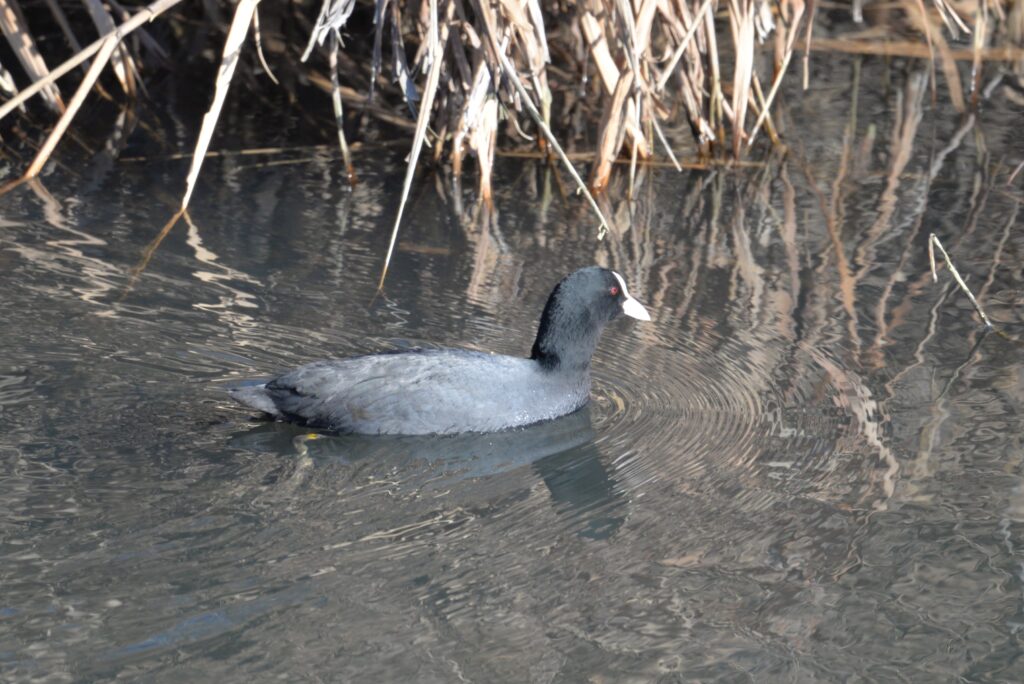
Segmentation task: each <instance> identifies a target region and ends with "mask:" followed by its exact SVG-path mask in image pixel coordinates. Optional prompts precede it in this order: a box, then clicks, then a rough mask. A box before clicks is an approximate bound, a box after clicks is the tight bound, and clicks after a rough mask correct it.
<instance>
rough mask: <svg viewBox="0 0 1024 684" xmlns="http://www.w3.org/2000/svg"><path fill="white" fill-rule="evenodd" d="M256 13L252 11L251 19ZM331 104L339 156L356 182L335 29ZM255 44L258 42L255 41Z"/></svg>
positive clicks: (332, 54)
mask: <svg viewBox="0 0 1024 684" xmlns="http://www.w3.org/2000/svg"><path fill="white" fill-rule="evenodd" d="M257 16H258V15H257V14H256V13H253V19H254V20H255V18H256V17H257ZM330 41H331V58H330V69H331V104H333V105H334V124H335V126H337V128H338V145H339V146H341V158H342V160H344V162H345V173H346V174H347V177H348V182H349V185H355V184H356V172H355V168H354V167H353V166H352V156H351V154H349V151H348V141H347V140H346V139H345V112H344V110H343V109H342V105H341V84H340V83H339V82H338V48H339V47H340V46H341V37H340V36H339V35H338V32H337V31H332V32H331V38H330ZM256 44H257V46H258V45H259V42H257V43H256Z"/></svg>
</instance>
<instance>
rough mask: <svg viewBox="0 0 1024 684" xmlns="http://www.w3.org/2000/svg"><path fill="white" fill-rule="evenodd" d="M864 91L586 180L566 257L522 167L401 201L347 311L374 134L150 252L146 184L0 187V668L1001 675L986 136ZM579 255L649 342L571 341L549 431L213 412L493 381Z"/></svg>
mask: <svg viewBox="0 0 1024 684" xmlns="http://www.w3.org/2000/svg"><path fill="white" fill-rule="evenodd" d="M886 68H887V67H885V66H884V65H883V63H882V62H881V61H874V60H868V61H865V62H864V65H863V68H862V71H861V74H860V77H861V82H862V86H861V89H860V91H859V92H858V93H857V106H856V110H855V115H856V116H855V117H853V118H851V116H850V102H851V93H850V77H851V73H852V66H851V64H850V63H848V62H846V61H844V60H839V59H831V60H829V59H825V60H821V61H820V62H818V63H817V64H816V66H815V69H817V70H818V72H819V73H817V74H816V78H815V79H813V80H812V82H815V81H816V82H817V83H818V85H817V86H815V87H814V88H812V90H811V91H809V92H807V93H806V94H800V93H799V92H797V91H795V90H794V91H792V92H790V93H789V94H788V95H787V97H786V98H785V102H784V104H783V106H782V107H781V109H780V114H779V125H780V126H781V127H783V130H784V131H785V133H786V135H787V140H789V141H790V144H791V153H790V154H789V155H788V156H787V157H786V158H785V159H783V160H779V159H769V160H767V161H766V163H765V164H763V165H755V166H752V167H749V168H744V169H740V170H720V171H715V172H704V171H691V172H686V173H682V174H680V173H677V172H675V171H674V170H672V169H666V168H656V169H646V170H641V173H640V176H639V178H638V181H637V189H636V193H635V197H634V199H633V200H627V199H625V197H626V193H625V183H626V176H627V175H628V174H620V175H619V176H617V180H616V181H615V183H616V184H615V185H614V186H613V188H612V190H611V191H610V192H609V194H608V198H607V199H606V200H604V205H605V207H606V210H607V211H608V212H609V213H610V214H611V215H612V216H613V217H614V222H615V224H616V230H613V231H612V233H611V234H610V235H609V236H608V237H606V238H605V239H604V240H602V241H597V240H596V239H595V233H596V221H595V220H594V219H593V216H592V214H591V213H590V212H589V209H587V207H586V206H585V205H584V204H583V203H582V201H580V199H579V198H577V197H573V196H571V195H570V196H568V197H567V196H566V194H563V193H570V192H571V190H570V189H569V188H570V186H569V185H568V181H567V180H566V179H565V178H564V177H559V176H557V174H556V173H555V172H554V171H552V169H551V168H550V167H548V166H547V165H545V164H543V163H539V162H536V161H533V160H520V159H503V160H501V161H500V162H499V164H498V167H497V169H496V174H497V175H496V180H495V188H496V198H495V201H496V206H497V211H496V213H495V214H494V215H493V216H488V215H487V214H486V212H484V211H482V210H481V209H480V208H479V207H477V205H476V204H475V202H474V200H473V191H472V187H471V186H472V185H473V179H472V176H467V178H466V179H465V180H464V185H465V186H468V187H466V188H463V189H462V190H459V189H458V188H457V187H455V186H454V185H453V183H452V181H451V179H450V178H449V177H448V176H446V175H445V174H443V173H433V172H424V173H422V174H421V175H420V176H419V177H418V181H417V183H416V187H415V188H414V191H413V193H412V196H411V200H410V207H409V210H408V212H407V216H408V220H407V221H406V222H405V223H404V225H403V226H402V230H401V234H400V240H399V245H398V248H397V251H396V256H395V259H394V262H393V264H392V268H391V271H390V274H389V276H388V280H387V285H386V288H385V293H384V296H375V291H376V281H377V278H378V275H379V273H380V268H381V265H382V262H383V255H384V252H385V250H386V247H387V241H388V237H389V231H390V228H391V222H392V221H393V217H394V212H395V210H396V205H397V201H398V197H399V192H400V189H401V181H402V177H403V174H404V165H403V162H402V156H403V155H404V154H405V151H406V148H405V147H404V146H401V147H387V146H381V147H377V148H372V147H367V148H366V149H365V150H364V151H363V152H362V153H360V155H359V156H358V157H357V164H358V172H359V178H360V183H359V185H358V186H356V187H355V188H354V189H351V190H350V189H348V188H347V187H346V185H345V183H344V174H343V171H342V169H341V165H340V163H339V162H338V160H337V159H336V155H335V153H334V152H333V151H332V150H324V151H313V152H308V151H307V152H302V151H296V152H294V153H293V154H291V155H290V156H289V155H283V156H281V155H278V156H262V157H261V156H245V157H243V156H226V157H220V158H216V159H211V160H209V161H208V162H207V164H206V166H205V167H204V170H203V174H202V176H201V177H200V181H199V188H198V189H197V191H196V194H195V196H194V198H193V201H192V205H191V209H190V215H191V223H182V224H179V225H177V226H176V227H175V228H174V229H173V230H172V231H171V232H170V233H169V234H168V235H167V236H166V238H164V239H163V240H162V241H161V242H160V243H159V244H158V245H155V243H154V242H153V241H154V239H155V238H156V237H157V235H158V233H159V232H160V229H161V226H162V225H163V224H164V223H165V221H166V220H167V218H168V217H169V216H170V215H171V213H172V212H173V209H174V206H175V204H176V202H177V201H178V198H179V195H178V193H179V188H181V187H182V181H183V178H184V176H185V173H186V171H187V160H185V161H182V160H174V159H154V160H152V161H149V162H131V161H122V162H116V163H113V164H110V165H108V166H107V167H105V168H104V169H103V170H102V173H99V172H98V173H95V174H90V173H83V174H82V175H78V176H76V175H73V174H71V173H70V172H69V171H68V170H66V169H62V168H58V169H57V170H56V171H54V172H53V173H52V174H51V175H50V176H48V177H47V178H44V179H43V183H42V185H41V186H35V187H32V186H23V187H21V188H19V189H17V190H16V191H14V192H13V193H11V194H8V195H7V196H5V197H3V198H2V200H0V212H2V213H0V216H2V224H0V302H2V307H0V350H2V353H0V559H2V560H0V679H2V680H4V681H10V682H30V681H42V682H64V681H108V680H113V679H125V680H129V681H147V682H171V681H174V682H179V681H210V680H218V681H224V682H236V681H269V680H271V679H274V678H280V679H282V680H286V681H417V682H451V681H475V682H496V681H508V682H520V681H531V682H561V681H567V682H576V681H580V682H620V681H630V682H634V681H635V682H647V681H693V680H699V681H723V682H740V681H759V682H760V681H787V682H790V681H895V680H904V681H919V682H936V681H955V680H958V679H959V680H962V681H1006V682H1010V681H1021V680H1024V662H1022V659H1021V656H1022V644H1021V629H1022V627H1024V471H1022V456H1024V454H1022V448H1021V434H1022V431H1024V430H1022V428H1024V425H1022V422H1024V421H1022V418H1021V399H1022V396H1024V362H1022V355H1021V342H1020V339H1021V337H1020V333H1021V332H1022V331H1024V319H1022V315H1021V308H1020V307H1021V304H1022V302H1024V272H1022V268H1021V262H1022V259H1021V257H1022V250H1024V234H1022V231H1021V227H1022V225H1024V224H1022V220H1021V218H1020V215H1019V208H1020V198H1021V197H1022V192H1021V190H1020V181H1019V180H1018V181H1016V182H1015V184H1011V185H1006V179H1007V176H1008V175H1009V174H1008V171H1009V170H1010V169H1012V167H1013V166H1014V165H1015V164H1016V163H1017V162H1018V161H1019V160H1020V159H1022V158H1024V138H1021V137H1020V135H1019V119H1020V111H1019V108H1015V106H1014V105H1013V104H1012V103H1011V102H1008V101H1005V100H1001V99H999V98H994V99H993V101H992V102H991V103H990V104H987V105H986V107H985V108H984V109H983V110H982V113H981V115H980V116H978V117H971V118H963V117H961V116H959V115H957V114H955V112H953V111H952V110H951V109H950V108H949V107H948V105H946V104H944V103H945V102H946V100H945V99H944V96H943V94H942V93H941V91H940V93H939V97H938V100H937V101H938V103H939V104H938V105H936V106H932V105H931V103H930V95H929V93H928V89H927V72H926V71H913V70H911V69H908V68H905V67H904V68H896V67H894V68H892V70H891V71H883V69H886ZM830 83H831V84H834V85H830ZM254 126H255V127H257V128H258V124H254ZM679 134H680V136H682V135H683V132H680V133H679ZM136 135H143V134H142V133H136ZM183 139H184V140H187V136H184V138H183ZM249 142H250V143H254V144H255V143H257V142H258V141H249ZM190 145H191V142H184V143H183V146H182V149H183V150H187V149H189V147H190ZM224 146H225V147H227V145H224ZM214 147H217V145H216V144H215V145H214ZM931 232H934V233H936V234H937V235H938V236H939V237H940V239H942V241H943V243H944V244H945V245H946V247H947V249H949V250H950V253H951V254H952V256H953V258H954V259H955V261H956V262H957V265H958V267H959V268H960V270H961V272H963V273H964V274H965V275H966V276H967V277H968V284H969V285H970V286H971V287H972V289H973V290H974V291H975V293H976V294H977V295H978V296H979V299H980V300H981V302H982V304H983V305H984V306H985V307H986V309H987V311H988V313H989V314H990V316H991V317H992V318H993V319H994V320H995V321H996V327H997V329H998V331H999V332H998V333H996V334H988V335H983V330H982V328H981V326H980V324H979V320H978V318H977V316H976V315H975V314H974V312H973V310H972V308H971V306H970V303H969V302H968V301H967V300H966V298H965V297H964V296H963V295H962V294H961V293H960V292H959V291H958V290H956V289H955V287H954V286H953V285H952V284H951V280H950V278H949V274H948V272H946V271H943V272H941V273H940V280H939V283H937V284H933V283H932V281H931V275H930V273H929V272H928V257H927V239H928V235H929V233H931ZM592 263H598V264H602V265H606V266H609V267H613V268H615V269H616V270H618V271H619V272H621V273H622V274H623V275H624V276H625V278H626V280H627V281H628V282H629V284H630V289H631V291H632V292H633V294H634V295H635V296H636V297H637V298H638V299H640V300H641V301H642V302H643V303H644V304H645V305H647V307H648V309H649V310H650V312H651V314H652V317H653V321H652V322H651V323H648V324H642V323H636V322H634V321H620V322H616V323H615V324H613V325H612V326H611V328H610V329H609V330H608V331H607V332H606V333H605V336H604V338H603V340H602V343H601V346H600V348H599V350H598V354H597V357H596V358H595V363H594V376H595V387H594V392H593V401H592V403H591V405H590V406H589V408H588V409H587V410H585V411H583V412H580V413H577V414H574V415H572V416H569V417H567V418H565V419H561V420H557V421H553V422H551V423H547V424H542V425H538V426H534V427H531V428H527V429H523V430H517V431H510V432H505V433H499V434H494V435H464V436H457V437H446V438H422V437H419V438H400V437H398V438H395V437H392V438H367V437H353V436H322V437H321V438H320V439H315V440H309V439H305V438H304V435H306V434H307V432H306V431H304V430H301V429H298V428H294V427H291V426H287V425H281V424H273V423H260V422H255V421H253V420H251V419H250V414H249V413H248V412H247V411H245V410H244V409H242V408H240V407H236V406H234V405H232V403H231V402H230V401H229V400H228V399H227V398H226V395H225V393H224V388H225V386H226V385H227V384H229V383H230V382H232V381H237V380H238V379H239V378H246V377H254V376H261V375H267V374H270V373H273V372H275V371H280V370H283V369H287V368H291V367H294V366H296V365H299V364H301V363H305V362H307V361H310V360H314V359H318V358H324V357H332V356H345V355H351V354H357V353H365V352H370V351H375V350H379V349H388V348H400V347H405V346H413V345H418V344H440V345H450V346H464V347H470V348H475V349H485V350H493V351H496V352H501V353H509V354H527V353H528V352H529V349H530V345H531V343H532V341H533V335H534V332H535V326H536V321H537V318H538V316H539V313H540V310H541V307H542V306H543V303H544V300H545V299H546V297H547V295H548V293H549V291H550V288H551V286H552V285H553V284H554V283H555V282H556V281H557V280H558V278H560V277H561V276H562V275H563V274H565V273H567V272H569V271H571V270H573V269H575V268H577V267H580V266H584V265H589V264H592Z"/></svg>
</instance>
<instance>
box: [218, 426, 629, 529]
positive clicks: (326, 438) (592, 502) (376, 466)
mask: <svg viewBox="0 0 1024 684" xmlns="http://www.w3.org/2000/svg"><path fill="white" fill-rule="evenodd" d="M595 437H596V433H595V431H594V429H593V427H592V425H591V415H590V409H589V408H584V409H582V410H580V411H577V412H575V413H573V414H570V415H568V416H565V417H563V418H561V419H558V420H554V421H550V422H547V423H541V424H538V425H533V426H529V427H526V428H522V429H517V430H510V431H506V432H498V433H493V434H466V435H451V436H445V437H394V436H380V437H368V436H361V435H332V434H326V433H310V432H309V431H308V430H305V429H302V428H298V427H295V426H292V425H288V424H282V423H273V422H267V423H264V424H262V425H258V426H256V427H254V428H252V429H250V430H246V431H244V432H237V433H235V434H234V435H232V436H231V438H230V439H229V442H228V443H229V444H230V445H231V446H232V447H234V448H239V449H246V450H252V451H260V452H267V453H271V454H274V455H275V456H277V457H278V461H279V463H280V466H279V467H278V468H276V469H275V470H274V471H272V472H271V473H268V474H267V476H266V477H265V478H264V480H263V484H265V485H268V486H269V485H278V486H288V487H294V486H295V484H296V482H297V481H298V480H301V479H302V478H304V477H306V476H307V475H308V472H309V469H310V468H316V467H325V466H328V465H331V466H339V465H341V466H344V470H343V471H341V472H340V473H339V477H343V478H344V481H345V484H346V486H362V484H363V483H367V482H373V481H382V480H389V481H390V482H391V483H392V489H391V496H393V497H395V498H396V499H402V498H405V497H444V498H446V500H449V501H450V500H452V499H456V500H459V501H460V502H463V503H464V499H463V495H462V494H461V493H460V492H454V491H453V488H459V487H461V486H463V484H464V483H465V481H467V480H470V481H473V482H472V484H471V487H472V490H471V491H472V492H473V494H474V495H477V496H480V495H482V496H484V500H485V501H489V500H491V499H493V498H496V497H498V495H499V494H500V495H501V496H511V495H512V494H511V493H510V492H503V491H502V490H503V487H505V486H506V485H513V486H514V487H523V486H524V485H523V483H522V481H521V480H519V479H515V480H513V479H508V478H502V477H501V476H502V474H504V473H507V472H508V471H510V470H514V469H517V468H530V469H532V471H533V473H534V474H535V475H536V477H537V479H538V480H539V481H541V482H543V483H544V485H545V486H546V487H547V489H548V492H549V495H550V502H551V506H552V510H553V511H555V512H556V513H557V514H558V515H559V516H560V517H562V518H563V519H564V520H565V524H566V526H567V527H578V528H579V533H580V534H581V535H582V536H589V537H594V538H602V539H604V538H607V537H609V536H610V535H612V534H614V532H615V530H617V529H618V527H619V526H620V525H621V524H622V521H623V519H624V518H623V516H624V515H625V512H624V511H620V509H623V508H624V506H625V499H624V496H623V492H622V490H621V488H620V487H617V486H616V484H615V481H614V479H613V478H612V476H611V474H610V473H609V469H608V467H607V466H606V465H605V463H604V461H603V459H602V456H601V452H600V449H599V447H598V445H597V444H595V443H594V439H595ZM286 483H287V484H286ZM530 487H532V484H531V485H528V486H527V488H530ZM492 513H493V511H492Z"/></svg>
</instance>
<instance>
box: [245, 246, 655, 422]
mask: <svg viewBox="0 0 1024 684" xmlns="http://www.w3.org/2000/svg"><path fill="white" fill-rule="evenodd" d="M621 313H625V314H626V315H627V316H632V317H633V318H638V319H640V320H650V316H649V315H648V314H647V311H646V310H645V309H644V308H643V306H641V305H640V303H639V302H637V301H636V300H635V299H633V298H632V297H630V296H629V293H628V292H627V291H626V282H625V281H624V280H623V279H622V276H620V275H619V274H618V273H615V272H614V271H609V270H607V269H604V268H600V267H597V266H592V267H589V268H583V269H580V270H578V271H575V272H573V273H570V274H569V275H567V276H566V277H565V278H563V279H562V280H561V281H560V282H559V283H558V285H556V286H555V289H554V290H553V291H552V293H551V296H550V297H548V301H547V304H545V306H544V311H543V313H542V314H541V318H540V325H539V327H538V330H537V337H536V339H535V340H534V343H533V349H532V350H531V352H530V358H525V359H524V358H518V357H514V356H501V355H498V354H486V353H483V352H475V351H464V350H459V349H428V350H413V351H400V352H391V353H382V354H372V355H370V356H358V357H354V358H348V359H338V360H332V361H316V362H314V363H310V364H307V365H305V366H302V367H301V368H297V369H295V370H293V371H291V372H289V373H285V374H284V375H282V376H280V377H277V378H274V379H273V380H270V381H269V382H265V383H263V384H255V385H249V386H247V387H238V388H235V389H232V390H230V392H231V396H232V397H234V398H235V399H236V400H238V401H239V402H241V403H243V404H245V405H247V406H251V407H252V408H255V409H259V410H260V411H263V412H264V413H267V414H269V415H271V416H273V417H275V418H278V419H281V420H290V421H294V422H297V423H301V424H304V425H309V426H310V427H318V428H326V429H328V430H334V431H337V432H355V433H361V434H371V435H384V434H387V435H423V434H454V433H458V432H497V431H499V430H506V429H508V428H514V427H521V426H523V425H530V424H532V423H538V422H540V421H542V420H550V419H552V418H557V417H558V416H564V415H565V414H567V413H572V412H573V411H576V410H577V409H579V408H581V407H582V406H583V405H584V404H586V403H587V400H588V398H589V396H590V360H591V357H592V356H593V355H594V350H595V349H596V348H597V342H598V340H599V339H600V337H601V331H602V330H604V328H605V326H606V325H607V324H608V322H609V321H611V320H613V319H614V318H615V317H616V316H618V315H619V314H621Z"/></svg>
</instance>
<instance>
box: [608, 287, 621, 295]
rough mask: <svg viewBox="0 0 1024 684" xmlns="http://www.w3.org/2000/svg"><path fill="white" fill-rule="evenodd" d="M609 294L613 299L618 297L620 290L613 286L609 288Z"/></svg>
mask: <svg viewBox="0 0 1024 684" xmlns="http://www.w3.org/2000/svg"><path fill="white" fill-rule="evenodd" d="M608 294H610V295H611V296H612V297H615V296H616V295H618V294H619V288H617V287H616V286H614V285H612V286H611V287H609V288H608Z"/></svg>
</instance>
